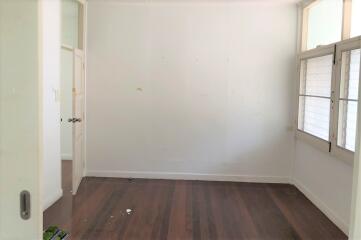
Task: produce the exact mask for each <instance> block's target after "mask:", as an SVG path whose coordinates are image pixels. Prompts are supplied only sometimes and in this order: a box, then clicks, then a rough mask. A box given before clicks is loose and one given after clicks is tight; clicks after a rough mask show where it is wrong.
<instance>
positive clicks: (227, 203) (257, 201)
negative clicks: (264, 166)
mask: <svg viewBox="0 0 361 240" xmlns="http://www.w3.org/2000/svg"><path fill="white" fill-rule="evenodd" d="M63 191H64V196H63V198H62V199H60V200H59V201H58V202H56V203H55V204H54V205H53V206H52V207H50V208H49V209H47V210H46V211H45V212H44V227H47V226H50V225H57V226H59V227H61V228H64V229H66V230H68V231H69V232H70V233H71V239H73V240H80V239H81V240H93V239H94V240H103V239H104V240H112V239H126V240H138V239H141V240H146V239H156V240H158V239H171V240H173V239H175V240H176V239H179V240H188V239H194V240H195V239H206V240H211V239H221V240H229V239H254V240H258V239H259V240H282V239H285V240H291V239H315V240H333V239H334V240H343V239H347V237H346V236H345V234H343V233H342V232H341V231H340V230H339V229H338V228H337V227H336V226H335V225H334V224H333V223H332V222H331V221H330V220H329V219H328V218H327V217H326V216H325V215H324V214H322V212H321V211H320V210H318V209H317V208H316V207H315V206H314V205H313V204H312V203H311V202H310V201H309V200H308V199H307V198H306V197H305V196H304V195H303V194H302V193H301V192H300V191H298V190H297V189H296V188H295V187H294V186H291V185H286V184H252V183H232V182H203V181H171V180H145V179H134V180H132V181H129V180H128V179H115V178H85V179H84V180H83V181H82V183H81V185H80V188H79V190H78V194H77V195H76V196H74V197H73V196H72V194H71V161H63ZM127 209H131V210H132V211H131V212H130V213H127V211H126V210H127Z"/></svg>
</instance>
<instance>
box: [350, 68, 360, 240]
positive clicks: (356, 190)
mask: <svg viewBox="0 0 361 240" xmlns="http://www.w3.org/2000/svg"><path fill="white" fill-rule="evenodd" d="M359 81H360V82H361V71H360V80H359ZM360 86H361V85H360ZM360 86H359V93H358V94H359V96H361V87H360ZM353 166H354V170H353V187H352V204H351V224H350V233H349V239H351V240H360V239H361V104H360V101H359V103H358V109H357V134H356V150H355V156H354V165H353Z"/></svg>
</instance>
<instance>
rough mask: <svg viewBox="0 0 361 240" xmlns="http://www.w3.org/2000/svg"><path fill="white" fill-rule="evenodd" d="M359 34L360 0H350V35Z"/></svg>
mask: <svg viewBox="0 0 361 240" xmlns="http://www.w3.org/2000/svg"><path fill="white" fill-rule="evenodd" d="M360 35H361V0H352V15H351V37H356V36H360Z"/></svg>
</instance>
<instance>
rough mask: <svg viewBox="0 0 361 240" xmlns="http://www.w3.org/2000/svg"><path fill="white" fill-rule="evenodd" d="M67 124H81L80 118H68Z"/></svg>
mask: <svg viewBox="0 0 361 240" xmlns="http://www.w3.org/2000/svg"><path fill="white" fill-rule="evenodd" d="M68 122H72V123H76V122H81V118H69V119H68Z"/></svg>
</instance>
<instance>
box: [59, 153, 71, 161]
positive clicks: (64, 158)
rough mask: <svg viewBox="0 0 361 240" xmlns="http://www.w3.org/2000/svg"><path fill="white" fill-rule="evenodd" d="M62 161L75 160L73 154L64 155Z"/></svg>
mask: <svg viewBox="0 0 361 240" xmlns="http://www.w3.org/2000/svg"><path fill="white" fill-rule="evenodd" d="M61 160H73V156H72V154H66V153H62V154H61Z"/></svg>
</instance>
